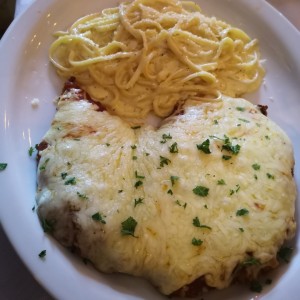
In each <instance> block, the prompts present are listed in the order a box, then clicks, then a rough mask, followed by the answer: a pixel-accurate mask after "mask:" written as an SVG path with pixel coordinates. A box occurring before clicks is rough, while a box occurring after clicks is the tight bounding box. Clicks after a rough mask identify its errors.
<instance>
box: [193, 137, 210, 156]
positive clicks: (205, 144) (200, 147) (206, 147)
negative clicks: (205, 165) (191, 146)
mask: <svg viewBox="0 0 300 300" xmlns="http://www.w3.org/2000/svg"><path fill="white" fill-rule="evenodd" d="M196 146H197V149H198V150H200V151H202V152H204V153H206V154H210V153H211V151H210V149H209V146H210V141H209V139H207V140H205V141H204V142H203V143H202V144H198V145H196Z"/></svg>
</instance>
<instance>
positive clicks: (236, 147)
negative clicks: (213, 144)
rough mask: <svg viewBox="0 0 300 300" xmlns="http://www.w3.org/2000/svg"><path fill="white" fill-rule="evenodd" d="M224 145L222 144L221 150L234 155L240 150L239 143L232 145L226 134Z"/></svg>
mask: <svg viewBox="0 0 300 300" xmlns="http://www.w3.org/2000/svg"><path fill="white" fill-rule="evenodd" d="M224 137H225V139H224V145H223V146H222V150H227V151H229V152H231V153H232V154H234V155H237V154H238V153H239V152H240V149H241V146H240V145H239V144H236V145H233V144H232V142H231V141H230V139H229V137H228V136H226V135H225V136H224Z"/></svg>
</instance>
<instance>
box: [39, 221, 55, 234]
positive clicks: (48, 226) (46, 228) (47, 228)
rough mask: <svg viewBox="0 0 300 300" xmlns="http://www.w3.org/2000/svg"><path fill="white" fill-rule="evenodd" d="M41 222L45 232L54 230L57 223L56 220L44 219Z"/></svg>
mask: <svg viewBox="0 0 300 300" xmlns="http://www.w3.org/2000/svg"><path fill="white" fill-rule="evenodd" d="M41 223H42V228H43V230H44V232H48V233H51V232H53V231H54V223H55V222H54V221H49V220H47V219H42V220H41Z"/></svg>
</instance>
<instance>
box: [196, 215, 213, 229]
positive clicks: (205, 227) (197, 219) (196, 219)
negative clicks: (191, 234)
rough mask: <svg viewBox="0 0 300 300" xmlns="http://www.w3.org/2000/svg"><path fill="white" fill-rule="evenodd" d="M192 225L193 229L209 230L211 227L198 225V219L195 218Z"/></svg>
mask: <svg viewBox="0 0 300 300" xmlns="http://www.w3.org/2000/svg"><path fill="white" fill-rule="evenodd" d="M193 225H194V226H195V227H199V228H206V229H211V227H209V226H207V225H202V224H201V223H200V220H199V218H198V217H195V218H194V219H193Z"/></svg>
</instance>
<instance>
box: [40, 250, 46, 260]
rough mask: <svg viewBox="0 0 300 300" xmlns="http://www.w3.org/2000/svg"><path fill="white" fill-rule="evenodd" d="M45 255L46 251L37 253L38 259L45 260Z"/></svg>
mask: <svg viewBox="0 0 300 300" xmlns="http://www.w3.org/2000/svg"><path fill="white" fill-rule="evenodd" d="M46 254H47V251H46V250H42V251H41V252H40V253H39V258H45V257H46Z"/></svg>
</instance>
